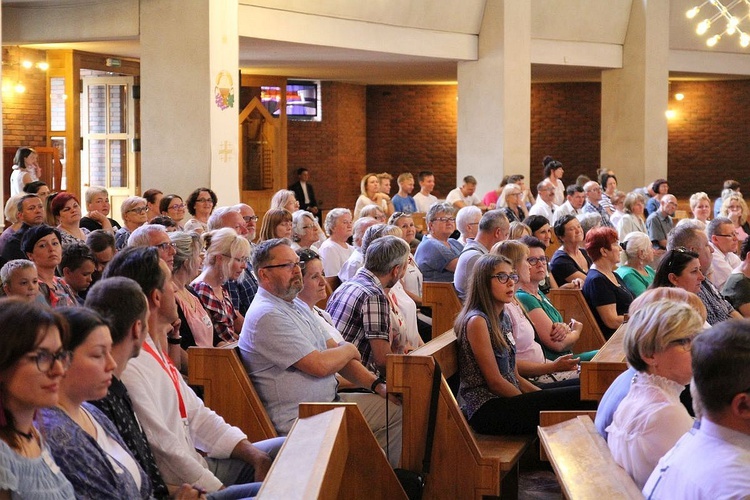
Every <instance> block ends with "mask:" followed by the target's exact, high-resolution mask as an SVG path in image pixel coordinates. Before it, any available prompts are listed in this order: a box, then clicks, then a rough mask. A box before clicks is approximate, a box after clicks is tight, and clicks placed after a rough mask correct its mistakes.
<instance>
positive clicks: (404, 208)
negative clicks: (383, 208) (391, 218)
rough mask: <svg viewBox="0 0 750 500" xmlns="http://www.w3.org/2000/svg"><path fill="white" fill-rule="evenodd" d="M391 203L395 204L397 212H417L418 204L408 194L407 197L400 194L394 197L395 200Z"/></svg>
mask: <svg viewBox="0 0 750 500" xmlns="http://www.w3.org/2000/svg"><path fill="white" fill-rule="evenodd" d="M391 202H392V203H393V209H394V210H395V211H396V212H403V213H405V214H411V213H414V212H416V211H417V204H416V203H415V202H414V198H412V197H411V196H409V195H408V194H407V195H406V196H400V195H398V194H397V195H394V196H393V198H391Z"/></svg>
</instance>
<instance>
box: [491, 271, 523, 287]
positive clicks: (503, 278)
mask: <svg viewBox="0 0 750 500" xmlns="http://www.w3.org/2000/svg"><path fill="white" fill-rule="evenodd" d="M490 278H495V279H496V280H497V282H498V283H500V284H502V285H504V284H506V283H507V282H508V280H513V283H518V275H517V274H516V273H511V274H508V273H498V274H493V275H492V276H490Z"/></svg>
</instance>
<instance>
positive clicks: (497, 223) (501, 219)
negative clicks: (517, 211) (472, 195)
mask: <svg viewBox="0 0 750 500" xmlns="http://www.w3.org/2000/svg"><path fill="white" fill-rule="evenodd" d="M509 230H510V222H508V217H506V216H505V214H504V213H503V211H502V210H490V211H489V212H487V213H485V214H484V215H483V216H482V218H481V219H480V220H479V232H478V233H477V237H476V238H473V239H472V238H469V239H468V240H467V241H466V245H465V246H464V249H463V250H462V251H461V255H459V256H458V263H457V264H456V271H455V272H454V274H453V286H454V287H455V289H456V293H457V294H458V298H459V299H460V300H461V302H463V301H464V300H465V299H466V291H467V290H468V289H469V278H470V277H471V271H472V270H473V269H474V262H476V260H477V259H478V258H479V257H481V256H482V255H484V254H486V253H488V252H489V251H490V250H491V249H492V247H493V246H494V245H495V243H497V242H499V241H503V240H506V239H507V238H508V232H509Z"/></svg>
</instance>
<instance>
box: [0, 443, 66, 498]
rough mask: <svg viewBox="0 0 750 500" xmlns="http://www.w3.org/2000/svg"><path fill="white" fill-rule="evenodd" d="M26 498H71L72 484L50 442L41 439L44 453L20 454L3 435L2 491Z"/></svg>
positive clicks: (0, 453) (0, 460) (0, 445)
mask: <svg viewBox="0 0 750 500" xmlns="http://www.w3.org/2000/svg"><path fill="white" fill-rule="evenodd" d="M4 490H8V491H10V497H11V498H13V499H23V500H27V499H28V500H72V499H74V498H76V496H75V491H74V490H73V485H72V484H70V481H68V479H67V478H66V477H65V475H64V474H63V473H62V470H60V468H59V467H58V466H57V465H56V464H55V460H54V459H53V458H52V454H51V453H50V449H49V446H47V443H46V442H45V441H44V439H42V454H41V455H40V456H39V457H36V458H28V457H25V456H23V455H19V454H18V453H16V452H15V451H13V449H11V447H10V446H8V444H7V443H6V442H5V441H3V440H2V439H0V491H4Z"/></svg>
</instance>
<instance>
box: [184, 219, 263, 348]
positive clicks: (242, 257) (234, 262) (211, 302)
mask: <svg viewBox="0 0 750 500" xmlns="http://www.w3.org/2000/svg"><path fill="white" fill-rule="evenodd" d="M202 236H203V242H204V245H205V248H206V255H205V257H204V259H203V272H202V273H201V274H200V275H199V276H198V277H197V278H195V280H193V282H192V283H191V284H190V287H191V288H192V289H193V291H194V292H195V294H196V295H197V296H198V299H200V301H201V304H203V308H204V309H205V310H206V311H207V312H208V314H209V316H211V322H212V323H213V331H214V335H213V345H214V347H218V346H222V345H224V344H226V343H229V342H235V341H237V340H238V339H239V334H240V332H241V331H242V324H243V323H244V321H245V318H244V317H243V315H242V313H241V312H240V311H237V310H235V308H234V306H233V305H232V299H231V298H230V296H229V293H228V292H227V289H226V286H225V284H226V282H227V281H228V280H238V279H241V278H244V277H245V274H244V271H245V267H246V266H247V261H248V259H249V258H250V243H249V242H248V241H247V240H246V239H245V238H243V237H242V236H239V235H238V234H237V233H236V232H235V231H234V229H231V228H222V229H217V230H215V231H209V232H208V233H204V234H203V235H202Z"/></svg>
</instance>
